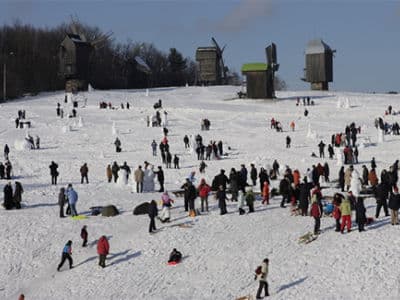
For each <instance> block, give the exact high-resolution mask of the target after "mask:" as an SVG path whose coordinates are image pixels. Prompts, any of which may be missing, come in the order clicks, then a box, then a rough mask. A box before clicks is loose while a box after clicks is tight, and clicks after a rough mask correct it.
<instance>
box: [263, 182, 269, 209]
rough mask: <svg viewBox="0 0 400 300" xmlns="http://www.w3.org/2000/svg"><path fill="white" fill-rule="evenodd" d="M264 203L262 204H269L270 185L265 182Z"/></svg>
mask: <svg viewBox="0 0 400 300" xmlns="http://www.w3.org/2000/svg"><path fill="white" fill-rule="evenodd" d="M262 196H263V201H262V204H269V184H268V181H264V186H263V190H262Z"/></svg>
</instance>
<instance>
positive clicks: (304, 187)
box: [299, 177, 311, 216]
mask: <svg viewBox="0 0 400 300" xmlns="http://www.w3.org/2000/svg"><path fill="white" fill-rule="evenodd" d="M310 190H311V188H310V183H308V182H307V177H304V179H303V183H301V184H300V185H299V208H300V209H301V215H302V216H307V212H308V204H309V203H310V199H311V196H310Z"/></svg>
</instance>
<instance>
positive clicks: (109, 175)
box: [106, 165, 112, 182]
mask: <svg viewBox="0 0 400 300" xmlns="http://www.w3.org/2000/svg"><path fill="white" fill-rule="evenodd" d="M106 176H107V182H111V180H112V170H111V165H107V168H106Z"/></svg>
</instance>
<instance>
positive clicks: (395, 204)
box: [389, 187, 400, 225]
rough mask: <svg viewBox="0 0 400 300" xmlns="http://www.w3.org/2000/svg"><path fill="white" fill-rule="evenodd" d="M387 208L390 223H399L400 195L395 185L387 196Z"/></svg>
mask: <svg viewBox="0 0 400 300" xmlns="http://www.w3.org/2000/svg"><path fill="white" fill-rule="evenodd" d="M389 208H390V216H391V223H392V225H399V209H400V195H399V190H398V188H397V187H395V188H394V189H393V193H392V194H391V195H390V197H389Z"/></svg>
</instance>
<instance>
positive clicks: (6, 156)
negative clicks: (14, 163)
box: [4, 144, 10, 160]
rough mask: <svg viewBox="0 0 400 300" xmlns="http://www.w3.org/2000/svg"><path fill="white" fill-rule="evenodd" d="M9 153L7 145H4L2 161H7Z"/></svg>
mask: <svg viewBox="0 0 400 300" xmlns="http://www.w3.org/2000/svg"><path fill="white" fill-rule="evenodd" d="M9 153H10V148H9V147H8V145H7V144H6V145H5V146H4V159H5V160H7V159H8V154H9Z"/></svg>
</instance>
